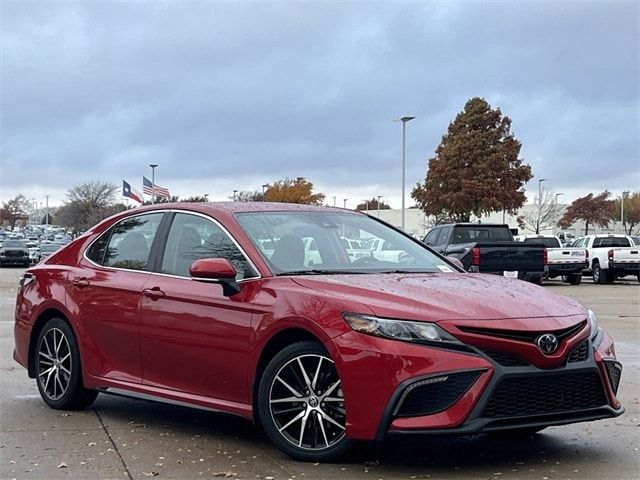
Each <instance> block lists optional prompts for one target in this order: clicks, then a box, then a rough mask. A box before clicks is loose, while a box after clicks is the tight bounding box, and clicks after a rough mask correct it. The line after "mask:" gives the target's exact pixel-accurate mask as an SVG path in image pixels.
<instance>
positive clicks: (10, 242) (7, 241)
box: [3, 240, 27, 248]
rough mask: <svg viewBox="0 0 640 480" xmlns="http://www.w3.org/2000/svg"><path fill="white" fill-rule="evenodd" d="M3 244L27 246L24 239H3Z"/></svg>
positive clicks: (18, 246) (9, 246) (12, 246)
mask: <svg viewBox="0 0 640 480" xmlns="http://www.w3.org/2000/svg"><path fill="white" fill-rule="evenodd" d="M3 246H4V247H5V248H27V242H25V241H24V240H5V241H4V243H3Z"/></svg>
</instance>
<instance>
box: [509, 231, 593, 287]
mask: <svg viewBox="0 0 640 480" xmlns="http://www.w3.org/2000/svg"><path fill="white" fill-rule="evenodd" d="M516 238H517V240H518V241H520V242H523V243H525V244H528V245H532V244H533V245H544V246H545V247H547V268H548V270H549V275H548V278H556V277H559V276H562V281H564V282H568V283H570V284H571V285H579V284H580V282H581V281H582V271H583V270H584V269H585V268H588V267H589V252H588V251H587V250H586V249H584V248H572V247H564V246H563V244H562V242H561V241H560V239H559V238H558V237H556V236H555V235H522V236H519V237H516Z"/></svg>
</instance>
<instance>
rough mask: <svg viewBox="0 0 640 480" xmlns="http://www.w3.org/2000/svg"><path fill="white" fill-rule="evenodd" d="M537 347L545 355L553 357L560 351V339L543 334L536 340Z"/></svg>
mask: <svg viewBox="0 0 640 480" xmlns="http://www.w3.org/2000/svg"><path fill="white" fill-rule="evenodd" d="M536 345H538V348H539V349H540V351H541V352H542V353H544V354H545V355H551V354H552V353H553V352H555V351H556V350H557V349H558V337H556V336H555V335H554V334H553V333H543V334H542V335H540V336H539V337H538V338H537V339H536Z"/></svg>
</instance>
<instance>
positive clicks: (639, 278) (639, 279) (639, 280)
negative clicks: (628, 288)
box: [638, 273, 640, 283]
mask: <svg viewBox="0 0 640 480" xmlns="http://www.w3.org/2000/svg"><path fill="white" fill-rule="evenodd" d="M638 283H640V273H639V274H638Z"/></svg>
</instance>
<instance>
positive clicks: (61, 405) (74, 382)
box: [34, 318, 84, 409]
mask: <svg viewBox="0 0 640 480" xmlns="http://www.w3.org/2000/svg"><path fill="white" fill-rule="evenodd" d="M53 328H57V329H58V330H60V331H61V332H63V334H64V336H65V337H66V340H67V342H68V343H69V351H70V352H71V378H70V380H69V387H68V388H67V391H66V392H64V395H63V396H62V397H60V398H59V399H57V400H53V399H51V398H50V397H49V396H48V395H47V394H46V392H45V391H44V388H43V387H42V385H41V383H40V380H39V375H40V366H39V362H38V352H39V351H40V346H41V345H42V341H43V338H44V336H45V334H46V333H47V332H48V331H50V330H51V329H53ZM34 356H35V357H34V362H35V363H34V371H35V374H36V383H37V384H38V390H39V391H40V395H41V396H42V399H43V400H44V401H45V402H46V404H47V405H49V406H50V407H51V408H55V409H67V408H72V407H73V405H74V400H76V398H77V396H78V395H79V394H81V393H82V392H83V391H84V388H83V386H82V378H81V367H80V354H79V353H78V344H77V342H76V337H75V335H74V333H73V330H72V329H71V327H70V326H69V324H68V323H67V322H65V321H64V320H62V319H60V318H52V319H51V320H49V321H48V322H47V323H46V324H45V326H44V327H43V328H42V330H40V333H39V334H38V340H37V343H36V350H35V353H34Z"/></svg>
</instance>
